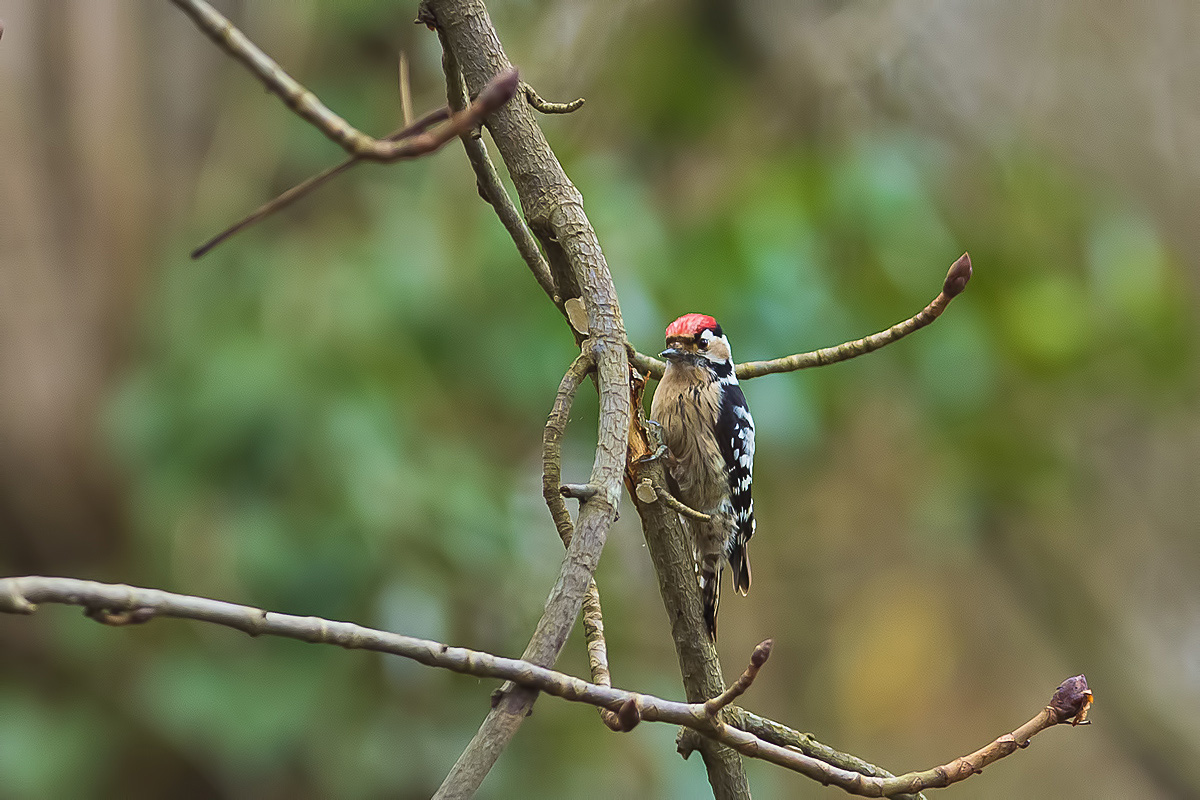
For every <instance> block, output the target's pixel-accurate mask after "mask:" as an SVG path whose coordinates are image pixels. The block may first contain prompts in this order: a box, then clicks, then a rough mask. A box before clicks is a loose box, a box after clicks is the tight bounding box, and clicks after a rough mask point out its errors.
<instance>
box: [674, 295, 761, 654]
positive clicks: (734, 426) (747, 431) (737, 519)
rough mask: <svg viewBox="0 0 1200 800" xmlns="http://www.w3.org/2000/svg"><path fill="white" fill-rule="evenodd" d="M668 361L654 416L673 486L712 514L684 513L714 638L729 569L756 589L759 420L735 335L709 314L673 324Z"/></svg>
mask: <svg viewBox="0 0 1200 800" xmlns="http://www.w3.org/2000/svg"><path fill="white" fill-rule="evenodd" d="M666 345H667V347H666V349H665V350H663V351H662V353H660V357H661V358H664V359H666V362H667V366H666V370H665V371H664V372H663V376H662V379H661V380H660V381H659V383H658V387H657V389H655V392H654V398H653V400H652V401H651V403H650V419H651V420H652V421H653V422H654V423H656V424H657V425H658V426H659V427H660V429H661V432H662V438H663V444H664V445H665V446H666V456H665V457H666V467H667V469H666V472H667V484H668V488H670V489H671V490H672V493H673V494H675V496H676V497H677V498H678V499H679V500H680V501H681V502H682V503H684V504H685V505H687V506H689V507H691V508H692V509H694V510H696V511H700V512H703V513H704V514H707V515H709V517H710V519H708V520H699V519H695V518H692V517H688V516H683V517H682V520H683V524H684V527H685V528H686V529H687V531H688V533H689V534H690V535H691V538H692V544H693V547H694V555H695V559H696V571H697V577H698V580H699V583H700V595H701V601H702V605H703V611H704V623H705V627H706V628H707V630H708V635H709V638H710V639H712V640H713V641H716V638H717V608H718V606H719V605H720V602H721V573H722V571H723V569H724V566H725V564H728V565H729V567H730V572H731V574H732V577H733V587H734V589H735V590H737V591H738V592H739V593H740V594H742V595H745V594H746V592H747V591H749V589H750V557H749V553H748V551H747V546H748V544H749V542H750V538H751V537H752V536H754V529H755V522H754V502H753V499H752V497H751V489H752V483H753V473H754V419H753V418H752V417H751V416H750V408H749V406H748V405H747V404H746V396H745V395H744V394H743V393H742V388H741V386H739V385H738V380H737V376H736V375H735V374H734V364H733V354H732V352H731V350H730V346H729V339H728V337H726V335H725V333H724V331H722V330H721V326H720V325H719V324H717V321H716V320H715V319H713V318H712V317H710V316H708V315H706V314H684V315H683V316H681V317H679V318H678V319H677V320H675V321H674V322H672V323H671V324H670V325H668V326H667V330H666Z"/></svg>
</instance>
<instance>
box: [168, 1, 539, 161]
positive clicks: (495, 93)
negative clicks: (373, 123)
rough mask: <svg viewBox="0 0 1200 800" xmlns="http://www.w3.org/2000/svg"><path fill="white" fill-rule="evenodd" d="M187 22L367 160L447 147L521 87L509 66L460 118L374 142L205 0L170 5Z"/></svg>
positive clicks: (404, 156) (416, 154)
mask: <svg viewBox="0 0 1200 800" xmlns="http://www.w3.org/2000/svg"><path fill="white" fill-rule="evenodd" d="M171 2H173V3H174V4H175V5H177V6H179V8H180V9H181V10H182V11H183V12H184V13H185V14H187V15H188V16H189V17H191V19H192V21H193V22H195V23H196V26H197V27H198V28H200V30H201V31H203V32H204V33H205V34H206V35H207V36H208V38H210V39H212V40H213V41H214V42H216V44H217V46H218V47H220V48H221V49H222V50H224V51H225V52H226V53H229V55H231V56H232V57H233V58H235V59H237V60H238V61H240V62H242V64H243V65H245V67H246V68H247V69H249V70H250V71H251V72H253V73H254V74H255V75H256V76H258V79H259V80H261V81H262V82H263V85H264V86H266V87H267V89H268V90H269V91H271V92H274V93H275V94H277V95H279V99H280V100H282V101H283V102H284V105H286V106H287V107H288V108H290V109H292V111H294V112H295V113H296V114H297V115H298V116H299V117H301V118H302V119H304V120H307V121H308V122H309V123H311V124H312V125H313V126H314V127H316V128H317V129H318V130H319V131H321V132H322V133H324V134H325V135H326V136H327V137H329V138H330V139H331V140H332V141H334V142H336V143H337V144H338V145H340V146H341V147H342V148H343V149H344V150H345V151H346V152H348V153H350V154H351V155H355V156H358V157H359V158H362V159H367V160H369V161H384V162H390V161H400V160H401V159H407V158H417V157H419V156H423V155H426V154H427V153H432V152H434V151H435V150H438V149H439V148H441V147H442V145H444V144H445V143H446V142H448V141H450V140H451V139H454V138H456V137H458V136H461V135H463V134H464V133H466V132H467V131H470V130H471V129H472V128H476V127H478V126H479V125H480V123H482V122H483V119H484V118H485V117H487V116H488V115H489V114H491V113H493V112H495V111H497V110H498V109H499V108H501V107H502V106H503V105H504V104H505V103H507V102H508V101H509V100H511V99H512V97H513V95H515V94H516V92H517V89H518V87H519V86H520V83H521V81H520V77H519V76H518V75H517V71H516V70H515V69H513V68H512V67H511V66H510V67H509V68H508V69H505V70H501V71H499V72H497V73H494V76H493V78H492V80H491V81H490V82H489V83H488V84H487V85H486V86H484V87H482V88H481V90H480V92H479V96H478V97H477V98H476V100H475V102H474V103H472V104H471V107H470V108H468V109H467V110H466V111H464V112H463V113H461V114H454V115H453V116H451V117H450V119H449V121H448V122H447V123H446V124H445V125H443V126H442V127H440V128H437V129H434V130H431V131H423V132H421V133H419V134H416V135H414V136H411V137H408V138H406V139H404V140H400V141H396V140H390V139H375V138H374V137H371V136H368V135H367V134H365V133H363V132H362V131H359V130H358V129H357V128H355V127H354V126H352V125H351V124H350V123H348V122H346V120H344V119H342V118H341V117H339V116H338V115H337V114H335V113H333V111H331V110H330V109H329V108H328V107H327V106H326V105H325V104H324V103H322V102H321V101H320V100H318V99H317V96H316V95H315V94H313V93H312V92H310V91H309V90H308V89H305V88H304V87H303V86H302V85H300V83H299V82H298V81H297V80H296V79H295V78H293V77H292V76H291V75H288V74H287V73H286V72H284V71H283V68H282V67H280V66H279V65H278V64H276V63H275V62H274V61H273V60H271V57H270V56H268V55H267V54H266V53H264V52H263V51H262V50H260V49H259V48H258V47H257V46H256V45H255V44H254V42H252V41H250V39H249V38H247V37H246V34H244V33H242V32H241V31H240V30H238V29H237V28H236V27H234V25H233V23H232V22H230V21H229V20H228V19H226V18H225V17H223V16H222V15H221V14H220V13H219V12H218V11H217V10H216V9H214V8H213V7H212V6H210V5H209V4H208V3H205V2H204V0H171Z"/></svg>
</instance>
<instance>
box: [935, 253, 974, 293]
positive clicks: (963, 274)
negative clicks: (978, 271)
mask: <svg viewBox="0 0 1200 800" xmlns="http://www.w3.org/2000/svg"><path fill="white" fill-rule="evenodd" d="M969 280H971V256H970V254H968V253H963V254H962V255H961V256H959V257H958V260H957V261H955V262H954V264H953V266H951V267H950V271H949V272H947V273H946V282H945V283H943V284H942V294H944V295H946V297H957V296H958V295H959V294H961V293H962V290H963V289H965V288H967V281H969Z"/></svg>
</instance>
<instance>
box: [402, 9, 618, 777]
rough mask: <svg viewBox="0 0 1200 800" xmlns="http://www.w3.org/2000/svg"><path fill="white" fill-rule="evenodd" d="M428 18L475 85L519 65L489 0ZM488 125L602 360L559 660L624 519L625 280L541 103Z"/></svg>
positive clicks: (560, 625) (499, 733)
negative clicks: (555, 147) (557, 150)
mask: <svg viewBox="0 0 1200 800" xmlns="http://www.w3.org/2000/svg"><path fill="white" fill-rule="evenodd" d="M418 18H419V19H421V21H422V22H425V23H426V24H432V25H433V27H434V28H435V29H436V30H437V31H439V33H441V34H443V35H444V37H445V39H444V42H445V45H446V49H448V50H449V51H450V52H451V53H452V54H453V55H454V57H455V60H456V61H457V62H458V66H459V69H460V71H461V73H462V76H463V80H464V82H465V83H466V86H467V90H468V92H469V93H470V92H474V91H479V90H482V89H483V88H484V87H485V86H486V85H487V82H488V81H489V80H491V78H492V76H494V75H497V74H505V73H507V72H508V70H510V69H511V65H510V64H509V62H508V58H507V57H506V56H505V55H504V50H503V48H502V47H501V45H500V41H499V38H498V37H497V35H496V31H495V29H494V28H493V27H492V23H491V19H490V17H489V16H488V12H487V9H486V8H485V7H484V6H483V3H482V2H481V1H480V0H429V1H428V2H425V3H423V4H422V7H421V10H420V12H419V14H418ZM486 124H487V127H488V129H489V130H490V131H491V133H492V138H493V140H494V141H495V142H496V147H497V149H498V150H499V152H500V155H501V157H502V158H503V159H504V162H505V164H506V165H507V166H508V171H509V175H511V176H512V179H513V184H514V185H515V187H516V190H517V194H518V197H519V198H520V202H521V206H522V209H523V211H524V213H525V218H526V219H527V220H528V221H529V228H530V230H531V231H532V233H533V234H534V235H535V236H537V237H538V239H539V241H540V243H541V245H542V248H543V249H544V250H545V252H546V253H547V261H548V265H549V268H550V274H551V275H552V276H553V278H554V287H555V292H556V295H557V297H559V298H561V299H562V302H563V304H564V306H563V307H565V304H566V302H567V301H568V300H569V299H571V298H581V299H582V301H583V304H584V309H585V312H586V335H587V337H588V338H590V340H591V347H592V348H593V351H594V352H595V354H596V359H597V368H596V373H597V384H598V389H599V393H600V425H599V434H598V437H597V445H596V459H595V462H594V464H593V467H592V474H591V476H590V477H589V479H588V483H589V484H591V485H593V486H596V487H597V488H598V491H597V493H596V495H595V496H594V497H592V498H591V499H589V500H588V502H586V503H584V504H583V505H582V506H581V508H580V511H579V518H578V520H577V523H576V526H575V533H574V535H573V537H572V539H571V545H570V548H569V549H568V551H567V556H566V558H565V559H564V560H563V564H562V569H561V571H560V573H559V579H558V581H557V582H556V583H555V585H554V588H553V589H552V591H551V596H550V598H549V600H548V601H547V604H546V611H545V613H544V614H543V616H542V620H541V621H540V622H539V623H538V628H537V631H535V633H534V636H533V638H532V639H531V640H530V643H529V646H528V647H527V648H526V651H525V656H524V657H525V658H526V660H529V661H532V662H533V663H536V664H542V665H546V666H549V665H550V664H553V663H554V661H555V660H556V659H557V658H558V654H559V652H560V651H561V650H562V647H563V645H564V644H565V643H566V637H567V634H568V633H569V632H570V630H571V627H572V626H573V625H574V622H575V619H576V618H577V617H578V616H579V613H580V611H581V609H582V606H583V601H584V598H585V596H586V595H587V586H588V582H589V580H590V579H591V576H592V574H593V573H594V572H595V569H596V565H597V563H598V562H599V558H600V552H601V550H602V549H603V547H604V542H605V539H606V537H607V534H608V529H609V527H610V526H611V524H612V522H613V520H614V519H615V518H616V514H617V503H618V501H619V498H620V494H621V479H622V475H623V472H624V465H625V459H626V452H627V449H628V446H627V438H628V432H629V421H630V413H631V412H630V401H629V390H628V378H629V361H628V356H627V353H626V347H627V344H626V336H625V327H624V323H623V322H622V320H621V312H620V304H619V302H618V300H617V295H616V289H615V288H614V287H613V284H612V276H611V275H610V273H609V271H608V265H607V263H605V260H604V254H603V252H602V251H601V248H600V242H599V240H598V238H597V237H596V232H595V231H594V230H593V229H592V226H591V223H590V222H589V221H588V218H587V215H586V214H585V213H584V211H583V198H582V196H581V195H580V194H579V191H578V190H577V189H576V188H575V187H574V186H573V185H572V184H571V182H570V180H568V178H567V176H566V174H565V173H564V172H563V169H562V166H561V165H560V164H559V163H558V159H557V158H556V157H555V156H554V152H553V151H552V150H551V149H550V146H549V144H548V143H547V142H546V138H545V136H544V135H543V134H542V132H541V129H540V128H538V126H537V123H536V121H535V120H534V117H533V112H532V110H531V109H530V108H529V106H528V104H526V103H508V104H505V105H504V106H503V107H502V108H499V109H498V110H497V111H496V112H495V113H493V114H491V115H490V116H489V117H488V119H487V120H486ZM477 174H478V173H477ZM580 335H581V336H582V334H580ZM535 697H536V693H535V692H533V691H531V690H528V689H517V690H515V691H513V692H512V693H511V694H509V695H506V696H505V697H502V698H501V699H500V701H499V702H498V703H497V704H496V706H495V708H493V709H492V711H491V712H490V713H489V714H488V716H487V718H486V719H485V720H484V722H483V724H482V725H481V726H480V729H479V731H478V732H477V733H476V735H475V737H474V738H473V739H472V740H471V742H470V744H468V745H467V748H466V749H465V750H464V751H463V753H462V754H461V755H460V756H459V759H458V761H457V762H456V763H455V765H454V767H453V769H451V771H450V774H449V775H447V776H446V779H445V780H444V781H443V783H442V786H441V787H440V788H439V789H438V792H437V794H436V795H435V796H436V797H438V798H452V797H453V798H462V797H470V796H471V795H473V794H474V793H475V791H476V790H477V789H478V788H479V785H480V784H481V783H482V781H483V778H484V777H485V776H486V775H487V773H488V771H489V770H490V769H491V767H492V765H493V764H494V763H495V761H496V758H498V757H499V754H500V753H501V752H502V751H503V749H504V748H505V747H506V746H507V744H508V742H509V741H510V740H511V739H512V737H513V735H515V733H516V730H517V728H518V727H519V726H520V724H521V723H522V722H523V721H524V719H525V717H526V716H527V714H528V713H529V710H530V709H531V708H532V705H533V701H534V698H535Z"/></svg>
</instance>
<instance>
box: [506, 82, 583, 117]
mask: <svg viewBox="0 0 1200 800" xmlns="http://www.w3.org/2000/svg"><path fill="white" fill-rule="evenodd" d="M521 91H522V92H524V93H525V99H526V100H528V101H529V105H531V106H533V107H534V108H536V109H537V110H538V111H540V112H542V113H543V114H570V113H571V112H572V111H578V110H579V109H581V108H583V103H584V100H583V98H582V97H577V98H576V99H574V100H572V101H571V102H569V103H551V102H550V101H549V100H544V99H542V96H541V95H539V94H538V93H537V92H536V91H534V88H533V87H532V86H530V85H529V84H528V83H525V81H521Z"/></svg>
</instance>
